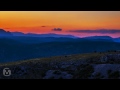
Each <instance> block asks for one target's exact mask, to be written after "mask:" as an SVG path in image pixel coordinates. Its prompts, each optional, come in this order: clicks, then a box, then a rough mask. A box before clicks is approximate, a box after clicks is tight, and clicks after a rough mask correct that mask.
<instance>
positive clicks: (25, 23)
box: [0, 11, 120, 37]
mask: <svg viewBox="0 0 120 90" xmlns="http://www.w3.org/2000/svg"><path fill="white" fill-rule="evenodd" d="M0 28H1V29H5V30H7V31H11V32H14V31H18V32H24V33H38V34H41V33H57V34H71V35H76V36H79V37H84V36H93V35H109V36H112V37H119V36H120V32H118V33H99V32H97V33H96V32H94V33H89V32H84V33H83V32H77V31H76V32H74V30H99V29H107V30H113V29H114V30H120V11H0ZM55 28H59V29H55ZM70 30H72V32H70Z"/></svg>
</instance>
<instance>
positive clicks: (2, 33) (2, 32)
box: [0, 29, 120, 42]
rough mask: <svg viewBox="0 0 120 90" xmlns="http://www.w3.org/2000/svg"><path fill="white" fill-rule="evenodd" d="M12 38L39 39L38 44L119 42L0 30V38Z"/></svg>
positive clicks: (109, 39)
mask: <svg viewBox="0 0 120 90" xmlns="http://www.w3.org/2000/svg"><path fill="white" fill-rule="evenodd" d="M14 36H17V37H16V38H17V39H18V38H19V40H23V39H26V40H28V39H27V38H29V40H28V41H30V40H35V41H36V40H37V39H38V37H39V40H37V41H39V42H40V41H42V42H47V41H49V42H51V41H71V40H72V41H73V40H74V41H79V40H84V39H86V40H92V41H96V40H97V41H112V42H120V37H119V38H112V37H110V36H90V37H84V38H80V37H76V36H73V35H62V34H54V33H48V34H34V33H27V34H24V33H22V32H9V31H5V30H4V29H0V37H9V38H10V37H11V38H14ZM21 36H22V37H21ZM23 36H24V37H23ZM48 37H49V38H48ZM30 38H31V39H30ZM71 38H72V39H71ZM14 39H15V38H14ZM40 39H41V40H40Z"/></svg>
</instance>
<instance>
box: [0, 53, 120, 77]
mask: <svg viewBox="0 0 120 90" xmlns="http://www.w3.org/2000/svg"><path fill="white" fill-rule="evenodd" d="M4 68H9V69H10V70H11V75H10V76H4V75H3V69H4ZM0 79H120V52H119V51H115V52H103V53H88V54H77V55H67V56H56V57H50V58H37V59H31V60H24V61H20V62H12V63H5V64H0Z"/></svg>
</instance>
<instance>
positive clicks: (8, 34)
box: [0, 29, 12, 36]
mask: <svg viewBox="0 0 120 90" xmlns="http://www.w3.org/2000/svg"><path fill="white" fill-rule="evenodd" d="M0 36H12V34H11V32H9V31H5V30H4V29H0Z"/></svg>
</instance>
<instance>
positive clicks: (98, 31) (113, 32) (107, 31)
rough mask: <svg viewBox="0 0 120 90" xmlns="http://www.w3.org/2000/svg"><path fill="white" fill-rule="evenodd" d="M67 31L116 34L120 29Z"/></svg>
mask: <svg viewBox="0 0 120 90" xmlns="http://www.w3.org/2000/svg"><path fill="white" fill-rule="evenodd" d="M68 32H77V33H100V34H116V33H120V30H108V29H104V30H101V29H100V30H69V31H68Z"/></svg>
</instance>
